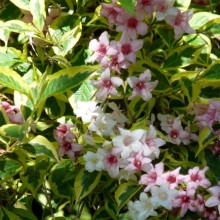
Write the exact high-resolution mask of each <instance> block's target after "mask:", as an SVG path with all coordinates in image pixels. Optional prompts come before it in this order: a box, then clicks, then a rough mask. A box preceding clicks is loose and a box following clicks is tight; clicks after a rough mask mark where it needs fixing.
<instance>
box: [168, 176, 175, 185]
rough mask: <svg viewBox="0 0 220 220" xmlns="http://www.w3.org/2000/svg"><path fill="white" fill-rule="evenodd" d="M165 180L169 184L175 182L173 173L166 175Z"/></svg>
mask: <svg viewBox="0 0 220 220" xmlns="http://www.w3.org/2000/svg"><path fill="white" fill-rule="evenodd" d="M167 182H169V183H170V184H171V183H175V182H176V176H174V175H170V176H168V178H167Z"/></svg>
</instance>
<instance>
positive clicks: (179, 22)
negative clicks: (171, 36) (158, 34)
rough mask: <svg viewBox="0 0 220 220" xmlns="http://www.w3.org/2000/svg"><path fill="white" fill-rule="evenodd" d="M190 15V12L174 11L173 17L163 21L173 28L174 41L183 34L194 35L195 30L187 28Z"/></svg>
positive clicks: (169, 16) (167, 17) (170, 16)
mask: <svg viewBox="0 0 220 220" xmlns="http://www.w3.org/2000/svg"><path fill="white" fill-rule="evenodd" d="M192 15H193V12H192V10H190V11H184V12H181V11H180V10H179V9H176V11H175V13H174V14H173V15H168V16H166V18H165V20H166V21H167V23H168V24H170V25H171V26H172V27H173V28H174V32H175V38H176V39H179V38H180V37H181V36H182V35H183V34H184V33H188V34H194V33H195V30H193V29H192V28H191V27H190V26H189V20H190V19H191V18H192Z"/></svg>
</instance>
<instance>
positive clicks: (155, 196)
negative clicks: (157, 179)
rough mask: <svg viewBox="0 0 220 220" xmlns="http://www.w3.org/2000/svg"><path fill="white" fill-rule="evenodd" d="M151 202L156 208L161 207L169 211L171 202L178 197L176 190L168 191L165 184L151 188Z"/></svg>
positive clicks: (167, 186)
mask: <svg viewBox="0 0 220 220" xmlns="http://www.w3.org/2000/svg"><path fill="white" fill-rule="evenodd" d="M151 195H152V200H153V201H154V203H155V204H156V206H163V207H164V208H166V209H168V210H171V209H172V206H173V204H172V201H173V199H174V198H175V197H176V196H177V195H178V191H177V190H176V189H170V188H169V185H168V184H167V183H164V184H162V185H160V186H152V187H151Z"/></svg>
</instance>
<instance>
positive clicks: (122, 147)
mask: <svg viewBox="0 0 220 220" xmlns="http://www.w3.org/2000/svg"><path fill="white" fill-rule="evenodd" d="M119 131H120V133H121V135H118V136H116V137H114V138H113V139H112V142H113V145H114V147H115V148H114V149H113V151H114V153H120V154H121V157H122V158H123V159H126V158H128V157H129V156H130V154H131V153H132V152H135V153H137V152H138V151H139V150H140V149H141V148H142V143H141V142H140V139H141V137H142V136H143V134H144V130H142V129H136V130H134V131H129V130H125V129H123V128H119Z"/></svg>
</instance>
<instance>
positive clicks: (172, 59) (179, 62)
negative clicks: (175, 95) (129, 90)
mask: <svg viewBox="0 0 220 220" xmlns="http://www.w3.org/2000/svg"><path fill="white" fill-rule="evenodd" d="M201 50H202V48H201V46H192V45H184V46H180V47H178V48H176V49H173V50H170V53H169V54H168V56H167V57H166V61H165V62H164V65H163V67H164V68H165V69H173V68H174V69H175V68H179V67H186V66H189V65H191V64H193V63H194V62H195V61H196V60H197V59H198V56H199V55H200V53H201Z"/></svg>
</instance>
